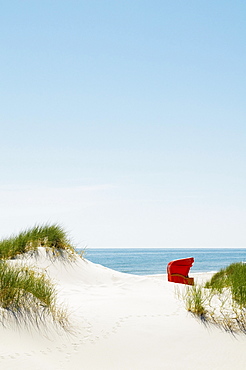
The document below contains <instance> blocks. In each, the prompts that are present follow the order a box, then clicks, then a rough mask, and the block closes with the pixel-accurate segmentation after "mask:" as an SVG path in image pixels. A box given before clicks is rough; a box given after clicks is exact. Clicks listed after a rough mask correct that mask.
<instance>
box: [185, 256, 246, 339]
mask: <svg viewBox="0 0 246 370" xmlns="http://www.w3.org/2000/svg"><path fill="white" fill-rule="evenodd" d="M183 298H184V300H185V303H186V308H187V310H188V311H190V312H192V313H193V314H195V315H196V316H198V317H200V318H201V319H203V320H204V321H207V322H212V323H214V324H217V325H219V326H220V327H223V328H224V329H225V330H227V331H231V332H237V331H238V332H239V331H240V332H243V333H245V334H246V264H244V263H233V264H231V265H229V266H228V267H226V268H224V269H222V270H220V271H219V272H217V273H216V274H214V275H213V277H212V278H211V279H210V280H209V281H208V282H207V283H206V284H205V285H204V286H202V285H194V286H193V287H188V288H187V290H186V292H185V293H184V295H183Z"/></svg>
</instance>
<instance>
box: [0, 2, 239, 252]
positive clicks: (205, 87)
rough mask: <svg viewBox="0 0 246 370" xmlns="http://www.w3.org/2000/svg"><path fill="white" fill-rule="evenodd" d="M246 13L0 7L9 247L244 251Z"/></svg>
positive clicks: (0, 206) (136, 6)
mask: <svg viewBox="0 0 246 370" xmlns="http://www.w3.org/2000/svg"><path fill="white" fill-rule="evenodd" d="M245 17H246V3H245V1H243V0H241V1H239V0H234V1H227V0H213V1H208V0H187V1H184V0H169V1H166V0H151V1H150V0H148V1H147V0H134V1H132V0H131V1H130V0H119V1H115V0H90V1H88V0H36V1H33V0H22V1H21V0H19V1H17V0H12V1H7V0H3V1H0V50H1V58H0V76H1V80H0V93H1V109H0V225H1V228H0V238H1V239H3V238H6V237H8V236H10V235H12V234H16V233H18V232H19V231H22V230H23V229H27V228H30V227H33V226H34V225H36V224H46V223H48V224H59V225H61V226H62V227H64V229H65V230H66V231H67V232H68V234H69V236H70V238H71V240H72V242H73V243H74V245H75V246H76V247H79V248H85V247H86V248H89V249H90V248H139V247H142V248H152V247H153V248H175V247H176V248H189V247H193V248H201V247H203V248H207V247H210V248H213V247H218V248H220V247H231V248H234V247H235V248H236V247H246V229H245V225H246V193H245V189H246V168H245V167H246V166H245V160H246V145H245V139H246V104H245V97H246V73H245V72H246V70H245V69H246V43H245V38H246V22H245Z"/></svg>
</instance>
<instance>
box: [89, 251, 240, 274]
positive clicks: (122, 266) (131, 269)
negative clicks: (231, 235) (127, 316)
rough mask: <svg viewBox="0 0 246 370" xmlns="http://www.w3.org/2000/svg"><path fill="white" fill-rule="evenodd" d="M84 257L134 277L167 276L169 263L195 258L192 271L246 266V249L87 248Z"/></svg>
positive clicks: (209, 270)
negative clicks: (241, 264) (235, 265)
mask: <svg viewBox="0 0 246 370" xmlns="http://www.w3.org/2000/svg"><path fill="white" fill-rule="evenodd" d="M84 257H85V258H86V259H87V260H89V261H91V262H94V263H96V264H100V265H103V266H105V267H108V268H110V269H113V270H116V271H120V272H125V273H128V274H133V275H156V274H165V273H166V268H167V264H168V263H169V262H170V261H173V260H176V259H180V258H187V257H193V258H194V259H195V262H194V264H193V266H192V268H191V270H190V272H217V271H219V270H221V269H222V268H224V267H226V266H228V265H230V264H231V263H234V262H245V263H246V248H240V249H235V248H233V249H232V248H230V249H229V248H225V249H223V248H218V249H216V248H213V249H209V248H202V249H201V248H199V249H198V248H196V249H195V248H194V249H191V248H189V249H184V248H182V249H181V248H180V249H178V248H175V249H171V248H165V249H164V248H163V249H160V248H158V249H157V248H143V249H139V248H120V249H118V248H115V249H114V248H107V249H102V248H100V249H99V248H98V249H86V250H85V252H84Z"/></svg>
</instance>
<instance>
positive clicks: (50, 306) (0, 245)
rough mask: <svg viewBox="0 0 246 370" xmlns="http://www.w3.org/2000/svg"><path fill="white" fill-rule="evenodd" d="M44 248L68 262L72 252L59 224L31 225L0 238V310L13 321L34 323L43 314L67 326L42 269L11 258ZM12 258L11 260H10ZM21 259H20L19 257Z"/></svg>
mask: <svg viewBox="0 0 246 370" xmlns="http://www.w3.org/2000/svg"><path fill="white" fill-rule="evenodd" d="M39 247H44V248H45V249H46V252H47V254H48V257H51V256H52V258H60V257H62V258H63V260H67V261H70V260H71V257H74V256H75V255H77V254H76V251H75V248H74V247H73V246H72V245H71V243H70V241H69V238H68V236H67V233H66V232H65V231H64V230H63V229H62V228H61V227H60V226H59V225H43V226H35V227H33V228H31V229H27V230H25V231H23V232H21V233H20V234H19V235H16V236H12V237H10V238H8V239H4V240H2V241H0V313H1V314H2V316H1V317H2V318H3V317H8V316H9V315H12V317H14V318H16V321H18V322H19V321H22V322H23V321H25V322H35V323H38V322H40V320H43V319H44V318H45V317H46V316H47V315H49V316H51V317H52V318H53V320H54V322H56V323H58V324H60V325H61V326H62V327H64V328H65V327H67V314H66V312H65V310H63V309H61V308H58V307H57V304H56V295H57V294H56V289H55V286H54V285H53V284H52V283H51V281H50V279H49V278H48V277H47V276H46V275H45V273H44V272H43V271H38V270H37V269H33V268H30V267H27V266H24V265H21V264H20V263H17V264H16V263H15V262H14V261H13V260H15V259H18V258H19V257H21V256H22V255H24V254H25V255H27V256H28V254H29V253H31V254H32V253H36V252H37V251H38V248H39ZM11 260H12V261H11ZM20 261H21V259H20Z"/></svg>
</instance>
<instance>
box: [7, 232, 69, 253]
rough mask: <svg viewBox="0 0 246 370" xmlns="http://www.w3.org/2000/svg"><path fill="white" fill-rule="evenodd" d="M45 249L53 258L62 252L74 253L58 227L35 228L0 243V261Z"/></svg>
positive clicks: (66, 237)
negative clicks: (41, 248)
mask: <svg viewBox="0 0 246 370" xmlns="http://www.w3.org/2000/svg"><path fill="white" fill-rule="evenodd" d="M38 247H45V248H46V250H49V251H51V252H52V253H53V254H54V255H55V256H59V255H62V254H63V252H64V251H66V252H69V253H74V252H75V250H74V248H73V247H72V245H71V243H70V241H69V239H68V236H67V233H66V232H65V231H64V230H63V229H62V228H61V227H60V226H59V225H51V226H49V225H44V226H35V227H33V228H31V229H27V230H25V231H23V232H21V233H20V234H18V235H14V236H12V237H10V238H8V239H3V240H1V241H0V259H12V258H15V257H17V256H18V255H20V254H23V253H26V252H30V251H33V252H35V251H36V250H37V248H38Z"/></svg>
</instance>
